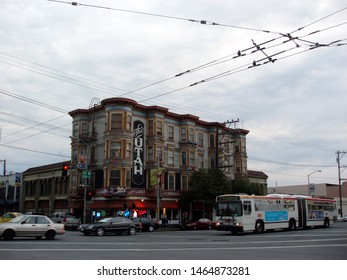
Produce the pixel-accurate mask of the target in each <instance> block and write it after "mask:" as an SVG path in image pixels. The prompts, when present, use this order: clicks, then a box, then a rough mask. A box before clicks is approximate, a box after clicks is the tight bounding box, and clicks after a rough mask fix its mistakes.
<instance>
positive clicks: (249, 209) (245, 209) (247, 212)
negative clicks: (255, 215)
mask: <svg viewBox="0 0 347 280" xmlns="http://www.w3.org/2000/svg"><path fill="white" fill-rule="evenodd" d="M251 213H252V206H251V203H244V204H243V215H251Z"/></svg>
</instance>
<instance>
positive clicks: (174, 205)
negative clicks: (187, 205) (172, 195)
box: [160, 200, 180, 209]
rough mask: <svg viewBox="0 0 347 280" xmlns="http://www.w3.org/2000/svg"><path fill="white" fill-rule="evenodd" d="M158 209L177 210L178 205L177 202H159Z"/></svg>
mask: <svg viewBox="0 0 347 280" xmlns="http://www.w3.org/2000/svg"><path fill="white" fill-rule="evenodd" d="M160 207H161V208H169V209H179V208H180V204H179V202H176V201H165V200H164V201H161V202H160Z"/></svg>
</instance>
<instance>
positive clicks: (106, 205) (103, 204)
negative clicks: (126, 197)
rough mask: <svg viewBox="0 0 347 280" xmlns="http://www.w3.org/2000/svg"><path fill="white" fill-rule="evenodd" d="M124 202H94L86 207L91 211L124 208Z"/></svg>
mask: <svg viewBox="0 0 347 280" xmlns="http://www.w3.org/2000/svg"><path fill="white" fill-rule="evenodd" d="M124 203H125V201H119V200H117V201H116V200H95V201H93V202H92V203H91V204H89V205H88V208H92V209H99V208H100V209H102V208H117V209H118V208H119V209H122V208H124Z"/></svg>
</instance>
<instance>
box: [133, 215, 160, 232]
mask: <svg viewBox="0 0 347 280" xmlns="http://www.w3.org/2000/svg"><path fill="white" fill-rule="evenodd" d="M132 220H133V222H135V223H141V224H142V230H143V231H149V232H152V231H154V230H156V229H158V228H159V223H158V221H157V220H153V219H148V218H142V217H139V218H133V219H132Z"/></svg>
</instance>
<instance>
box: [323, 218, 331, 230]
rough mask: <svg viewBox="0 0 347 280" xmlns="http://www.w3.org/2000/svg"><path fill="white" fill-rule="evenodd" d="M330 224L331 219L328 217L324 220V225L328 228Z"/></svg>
mask: <svg viewBox="0 0 347 280" xmlns="http://www.w3.org/2000/svg"><path fill="white" fill-rule="evenodd" d="M329 226H330V222H329V219H328V218H327V219H325V220H324V227H325V228H328V227H329Z"/></svg>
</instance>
